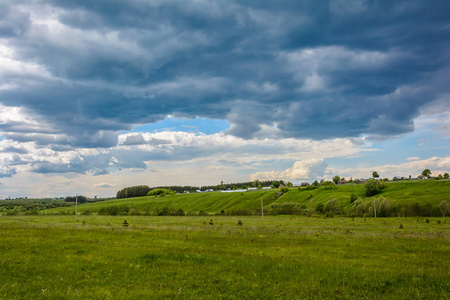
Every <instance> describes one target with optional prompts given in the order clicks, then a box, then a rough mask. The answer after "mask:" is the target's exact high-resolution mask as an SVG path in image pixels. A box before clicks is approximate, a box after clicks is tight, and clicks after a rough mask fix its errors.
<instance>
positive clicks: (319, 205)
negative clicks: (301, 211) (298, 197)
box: [316, 203, 324, 213]
mask: <svg viewBox="0 0 450 300" xmlns="http://www.w3.org/2000/svg"><path fill="white" fill-rule="evenodd" d="M323 209H324V205H323V203H319V204H317V205H316V211H318V212H320V213H323Z"/></svg>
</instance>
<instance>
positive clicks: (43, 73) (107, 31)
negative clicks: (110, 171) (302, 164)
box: [0, 0, 450, 148]
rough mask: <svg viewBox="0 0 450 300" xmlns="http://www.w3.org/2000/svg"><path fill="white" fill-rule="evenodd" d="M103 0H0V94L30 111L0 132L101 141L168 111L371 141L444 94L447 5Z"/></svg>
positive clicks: (251, 130)
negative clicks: (363, 137) (2, 1)
mask: <svg viewBox="0 0 450 300" xmlns="http://www.w3.org/2000/svg"><path fill="white" fill-rule="evenodd" d="M102 2H104V1H96V2H95V4H94V3H90V2H73V1H57V0H55V1H50V2H48V1H33V2H29V1H14V2H10V3H6V4H2V6H1V9H0V11H1V18H0V19H1V20H2V21H0V39H1V43H0V45H1V46H0V70H1V72H0V103H1V104H2V105H3V106H6V107H10V108H19V107H20V109H21V110H22V113H24V114H27V115H29V116H31V117H32V119H34V120H38V121H39V126H33V124H30V120H22V119H21V120H16V121H12V120H9V121H6V122H3V124H2V126H0V131H1V132H3V133H2V135H3V136H6V137H7V138H9V139H12V140H15V141H34V142H37V143H45V144H51V145H63V146H70V147H74V148H77V147H84V148H89V147H91V148H94V147H106V148H108V147H114V146H116V145H117V141H118V137H119V135H120V132H121V131H123V130H130V129H131V128H132V127H133V126H135V125H137V124H146V123H152V122H157V121H159V120H162V119H164V118H166V117H167V116H168V115H171V116H175V117H176V116H179V117H189V118H194V117H203V118H213V119H225V120H228V121H229V122H230V123H231V128H230V129H229V131H228V132H227V133H228V134H231V135H234V136H237V137H242V138H246V139H251V138H253V137H258V138H264V136H265V135H266V134H267V130H266V129H267V128H272V129H273V130H271V131H270V134H271V136H272V137H275V136H276V137H278V138H283V137H294V138H311V139H327V138H337V137H357V136H359V135H361V134H368V135H371V136H373V137H378V139H379V138H380V137H386V136H397V135H400V134H403V133H406V132H410V131H412V130H413V129H414V119H415V118H416V117H417V116H419V114H420V112H421V110H423V108H424V107H427V106H428V105H432V104H433V103H434V102H435V101H438V100H439V99H442V97H443V96H444V95H448V94H449V93H450V91H449V89H450V87H449V85H448V82H447V80H446V78H448V76H449V75H450V71H449V70H450V63H449V62H450V59H449V53H450V52H449V51H448V50H449V44H448V42H447V41H448V40H449V37H450V31H449V28H450V27H449V26H450V21H449V20H450V17H449V11H450V4H449V2H448V1H435V2H433V3H432V4H431V3H430V2H429V1H418V0H416V1H395V2H392V1H376V2H372V1H357V0H355V1H351V2H349V1H345V5H342V1H341V0H336V1H326V2H320V3H319V2H317V1H286V2H282V3H276V2H264V3H249V2H242V1H232V2H226V1H225V2H223V1H195V2H194V1H170V2H166V1H151V2H145V1H137V0H135V1H126V2H121V1H112V2H111V1H107V3H106V2H105V3H102ZM138 138H139V137H138V136H136V137H130V140H129V141H126V142H125V144H126V143H129V144H130V143H131V144H133V143H134V144H136V143H140V142H141V141H138V140H136V139H138ZM131 144H130V145H131Z"/></svg>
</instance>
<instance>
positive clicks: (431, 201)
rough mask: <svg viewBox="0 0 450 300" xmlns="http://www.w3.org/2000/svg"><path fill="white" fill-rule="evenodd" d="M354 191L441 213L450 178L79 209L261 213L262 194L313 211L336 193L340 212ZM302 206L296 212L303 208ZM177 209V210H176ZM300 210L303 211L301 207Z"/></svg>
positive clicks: (363, 200) (268, 204)
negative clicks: (375, 188) (377, 189)
mask: <svg viewBox="0 0 450 300" xmlns="http://www.w3.org/2000/svg"><path fill="white" fill-rule="evenodd" d="M352 193H354V194H356V195H357V196H358V197H359V198H360V199H359V200H358V202H357V203H359V204H360V205H362V204H365V205H366V209H367V206H368V203H370V202H371V201H373V200H374V199H376V200H378V201H379V202H381V201H383V200H384V201H386V200H387V201H388V203H389V207H392V208H399V207H412V206H413V205H416V206H417V205H419V206H423V207H425V206H427V207H428V209H429V210H430V213H431V210H433V209H434V212H433V215H436V214H439V211H438V210H439V209H438V206H439V204H440V203H441V202H442V201H444V200H446V201H447V202H450V180H439V181H437V180H422V181H398V182H388V183H386V187H385V188H384V189H383V190H382V191H381V193H379V194H377V195H375V196H372V197H365V195H364V194H365V191H364V185H363V184H349V185H338V186H336V187H335V188H334V189H324V188H316V189H311V190H309V189H304V188H303V189H298V188H290V189H289V192H287V193H284V194H283V193H281V192H280V190H279V189H272V190H255V191H248V192H233V193H222V192H220V191H217V192H208V193H191V194H177V195H172V196H165V197H155V196H147V197H136V198H128V199H116V200H109V201H103V202H96V203H88V204H82V205H79V206H78V213H79V214H113V215H116V214H150V215H155V214H185V213H187V214H198V213H200V214H220V213H225V214H258V213H259V211H260V209H261V199H262V200H263V203H264V209H265V211H267V212H268V213H270V212H271V211H272V212H273V209H274V208H277V207H293V206H295V207H297V208H298V209H300V210H302V213H303V214H306V213H308V212H309V213H310V212H312V211H314V210H315V209H316V208H317V207H318V205H320V204H322V205H323V206H326V204H327V203H328V202H329V201H330V200H333V199H336V201H337V203H338V204H339V213H345V212H347V211H348V209H349V208H350V207H351V205H354V204H351V203H350V195H351V194H352ZM298 209H297V212H299V211H298ZM177 211H178V213H176V212H177ZM44 213H45V214H73V213H74V207H66V208H56V209H50V210H47V211H44ZM299 213H300V212H299Z"/></svg>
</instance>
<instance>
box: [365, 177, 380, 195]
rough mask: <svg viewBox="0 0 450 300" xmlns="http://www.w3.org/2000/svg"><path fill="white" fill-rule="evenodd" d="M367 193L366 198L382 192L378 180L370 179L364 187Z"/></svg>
mask: <svg viewBox="0 0 450 300" xmlns="http://www.w3.org/2000/svg"><path fill="white" fill-rule="evenodd" d="M364 189H365V191H366V197H370V196H374V195H376V194H378V192H379V191H380V185H379V182H378V180H375V179H369V180H368V181H367V182H366V184H365V185H364Z"/></svg>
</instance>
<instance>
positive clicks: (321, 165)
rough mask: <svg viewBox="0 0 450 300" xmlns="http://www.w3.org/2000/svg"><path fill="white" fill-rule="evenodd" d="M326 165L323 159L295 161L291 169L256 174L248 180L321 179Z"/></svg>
mask: <svg viewBox="0 0 450 300" xmlns="http://www.w3.org/2000/svg"><path fill="white" fill-rule="evenodd" d="M326 168H327V163H326V162H325V161H324V160H323V159H318V158H313V159H309V160H305V161H296V162H295V163H294V166H293V167H292V168H289V169H287V170H285V171H281V172H277V171H269V172H257V173H255V174H252V175H251V176H250V180H256V179H259V180H275V179H282V180H292V181H299V180H311V179H320V178H322V177H323V175H324V172H325V169H326Z"/></svg>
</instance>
